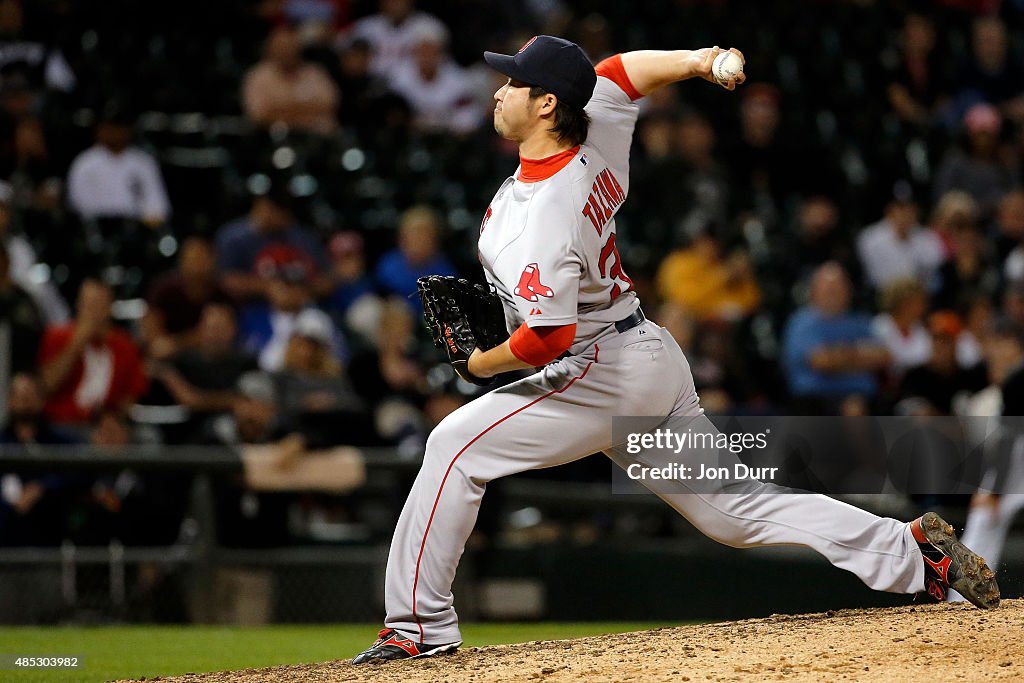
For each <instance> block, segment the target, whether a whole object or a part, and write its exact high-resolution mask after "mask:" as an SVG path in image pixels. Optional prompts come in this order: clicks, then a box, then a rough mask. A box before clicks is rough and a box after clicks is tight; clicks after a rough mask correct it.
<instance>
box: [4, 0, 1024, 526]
mask: <svg viewBox="0 0 1024 683" xmlns="http://www.w3.org/2000/svg"><path fill="white" fill-rule="evenodd" d="M537 33H549V34H557V35H564V36H566V37H569V38H571V39H573V40H575V41H576V42H578V43H579V44H580V45H582V46H583V47H584V49H585V50H586V51H587V53H588V54H589V56H590V57H591V59H592V60H593V61H595V62H596V61H598V60H599V59H601V58H603V57H606V56H609V55H610V54H614V53H615V52H619V51H626V50H630V49H641V48H659V49H672V48H690V47H700V46H704V45H710V44H720V45H727V46H736V47H739V48H740V49H742V50H743V51H744V53H745V54H746V57H747V69H746V73H747V79H748V80H747V84H746V85H744V86H743V87H742V88H740V89H739V90H738V91H737V92H735V93H727V92H725V91H724V90H722V89H719V88H714V87H712V86H710V84H707V83H688V84H685V85H683V86H677V87H671V88H666V89H663V90H661V91H658V92H657V93H656V94H655V95H653V96H651V97H649V98H645V99H644V100H643V101H642V102H641V114H640V119H639V121H638V124H637V131H636V136H635V140H634V148H633V153H632V171H631V173H632V183H631V193H630V198H629V201H628V202H627V203H626V204H625V205H624V207H623V208H622V210H621V212H620V214H619V217H618V219H617V220H618V230H619V235H620V238H621V240H620V241H621V246H620V250H621V252H622V254H623V258H624V261H625V265H626V270H627V271H628V272H629V273H630V276H631V278H632V279H633V281H634V282H635V283H636V286H637V289H638V291H639V292H640V294H641V298H642V300H643V301H644V303H645V307H646V311H647V314H648V316H649V317H651V318H653V319H655V320H657V321H659V322H660V323H661V324H662V325H663V326H665V327H666V328H668V329H669V330H670V331H671V332H672V334H673V335H674V336H675V337H676V339H677V340H678V341H679V342H680V344H681V346H682V347H683V348H684V350H685V351H686V352H687V355H688V358H689V361H690V364H691V367H692V370H693V374H694V378H695V381H696V385H697V389H698V393H699V394H700V395H701V398H702V402H703V404H704V405H705V407H706V408H707V409H708V410H709V411H710V412H714V413H722V414H728V413H733V414H763V415H769V414H836V413H842V414H851V415H854V414H876V415H888V414H900V415H919V414H920V415H953V414H961V415H990V414H999V413H1000V412H1002V411H1003V405H1004V403H1005V405H1007V406H1009V405H1016V404H1014V403H1013V401H1014V400H1016V399H1015V397H1014V396H1012V395H1009V394H1011V393H1012V390H1013V388H1014V387H1019V386H1021V379H1022V376H1020V375H1019V373H1020V368H1021V366H1022V361H1024V332H1022V330H1024V185H1022V184H1021V181H1022V173H1024V168H1022V161H1024V53H1022V51H1021V50H1022V47H1021V46H1022V45H1024V3H1022V2H1020V0H1003V1H1002V2H1000V1H999V0H945V1H940V0H930V1H929V0H920V1H917V2H882V1H881V0H847V1H842V0H834V1H822V0H818V1H811V0H804V1H800V2H787V3H742V2H738V1H729V0H659V1H654V2H645V3H642V5H630V4H629V3H615V2H610V1H607V0H597V1H594V2H585V3H584V2H574V1H572V0H511V1H510V2H503V3H492V2H487V1H485V0H437V1H435V2H429V1H427V0H422V1H421V2H418V3H417V2H415V1H414V0H380V1H379V2H374V1H372V0H370V1H363V2H360V1H357V0H221V1H218V2H216V3H208V2H207V3H200V2H198V1H197V0H183V1H182V2H177V3H170V4H166V3H165V4H157V5H155V6H147V7H146V8H145V9H142V8H140V6H139V5H138V3H134V2H129V1H128V0H108V1H107V2H103V3H99V4H96V3H76V2H72V1H71V0H34V1H33V2H27V1H22V0H0V348H2V349H3V350H2V351H0V398H2V402H3V405H2V406H0V411H2V413H3V415H4V416H5V419H4V420H3V424H4V425H5V427H4V429H3V432H2V436H0V439H2V441H3V442H4V443H9V444H23V445H29V444H92V445H93V446H96V447H97V448H117V447H122V448H123V447H127V446H130V445H132V444H140V443H146V444H170V445H183V444H193V445H195V444H199V445H231V446H241V445H246V444H280V445H281V449H282V453H283V455H282V457H285V456H286V455H287V454H289V453H292V451H294V450H295V449H296V448H299V449H300V450H315V449H323V448H330V447H332V446H338V445H353V446H388V447H396V448H397V449H398V452H399V453H401V454H402V455H403V457H407V458H409V459H415V458H417V457H418V456H419V454H420V453H421V449H422V446H423V443H424V442H425V439H426V435H427V434H428V433H429V431H430V429H431V428H432V427H433V426H434V425H436V424H437V423H438V422H439V421H440V420H441V419H443V417H444V416H445V415H447V414H448V413H449V412H451V411H452V410H454V409H455V408H457V407H458V406H459V405H461V404H463V403H464V402H465V401H467V400H470V399H471V398H472V397H473V395H474V391H475V387H472V386H470V385H466V384H464V383H460V381H459V380H458V379H457V378H456V377H455V375H454V374H453V373H452V372H451V370H450V368H448V366H447V365H445V364H444V363H443V362H441V358H440V357H439V356H438V354H437V352H436V351H435V350H434V349H433V348H432V347H431V345H430V342H429V339H427V337H426V335H425V331H424V330H423V329H422V325H421V324H420V310H419V303H418V300H417V299H416V298H415V296H414V293H415V281H416V278H417V277H419V276H421V275H426V274H436V273H440V274H463V275H465V276H467V277H470V278H473V279H479V278H480V272H479V266H478V264H477V263H476V254H475V238H476V235H477V232H478V225H479V221H480V218H481V216H482V215H483V211H484V210H485V208H486V206H487V203H488V201H489V200H490V197H491V193H492V192H493V191H494V189H495V188H496V187H497V186H498V184H499V183H500V182H501V180H502V179H503V178H505V177H506V176H507V175H509V174H510V173H512V172H513V170H514V169H515V167H516V163H517V156H516V150H515V149H514V148H513V147H511V146H510V145H508V144H507V143H506V142H505V141H503V140H501V139H499V138H498V137H497V136H496V135H495V134H494V132H493V129H492V127H491V123H490V112H491V109H492V105H493V102H492V95H493V93H494V91H495V89H497V88H498V87H500V85H501V83H502V79H501V77H499V76H498V75H497V74H494V73H492V72H490V71H489V70H487V69H486V68H485V67H484V66H483V65H482V62H481V53H482V51H483V50H484V49H493V50H498V51H512V52H514V51H515V50H516V49H518V47H519V46H520V45H521V44H523V43H524V42H525V41H526V40H527V39H529V37H530V36H532V35H535V34H537ZM1004 388H1005V390H1006V392H1007V395H1005V396H1004ZM154 476H155V475H146V474H137V473H131V472H125V473H121V474H120V475H119V476H114V477H109V478H99V479H97V478H96V477H92V476H90V477H84V476H65V475H58V474H53V475H40V476H38V477H31V476H27V475H15V474H6V475H0V484H2V486H0V544H17V543H24V542H31V543H33V544H39V543H44V544H45V543H49V542H58V541H59V539H60V538H64V537H67V536H68V535H69V534H70V535H72V536H74V537H75V538H78V539H85V540H90V539H99V540H102V539H103V538H106V537H109V536H111V535H117V536H118V537H121V538H128V539H131V538H133V536H135V537H138V538H139V539H140V540H139V542H146V543H152V542H154V538H157V539H158V540H159V538H160V537H161V536H160V534H163V536H162V538H163V539H164V540H165V541H166V540H173V538H174V537H175V535H176V533H177V528H176V524H177V522H176V520H177V521H180V510H181V508H182V506H183V502H182V501H183V500H184V498H185V494H184V491H185V489H186V487H187V478H185V477H183V478H182V480H181V481H177V480H174V478H173V477H170V478H168V477H167V476H166V475H161V477H162V478H161V479H159V480H158V481H157V480H154V479H153V477H154ZM227 489H228V490H226V491H225V492H223V494H222V495H220V496H219V498H218V501H219V504H222V505H223V506H224V507H225V508H226V509H227V508H230V511H229V512H228V513H227V515H226V516H227V517H231V516H232V515H234V516H235V517H237V519H239V520H243V519H245V518H248V519H251V520H255V519H259V518H260V516H261V515H262V514H264V513H266V514H273V515H276V517H275V520H277V521H276V522H275V523H274V524H261V525H260V526H259V527H258V528H260V529H261V530H262V531H261V533H264V534H266V533H267V532H266V530H267V529H270V528H276V527H275V524H276V525H277V526H280V527H282V529H283V531H282V532H281V536H280V538H285V537H288V536H289V534H290V535H292V536H294V535H295V533H296V529H301V528H302V524H303V522H302V521H301V520H303V519H307V520H308V519H312V518H314V517H316V516H317V515H319V516H321V517H327V518H331V517H332V515H333V516H340V517H341V518H343V517H344V515H345V514H346V511H345V509H344V506H343V505H337V504H332V503H325V502H324V501H322V500H319V501H313V502H310V501H308V500H299V499H296V498H285V499H276V498H273V497H271V496H262V497H259V496H255V495H254V494H252V492H250V491H246V490H245V489H244V487H242V486H241V485H240V484H239V483H237V482H232V483H231V484H230V485H228V486H227ZM296 506H299V507H301V509H302V510H301V512H302V514H296V513H295V507H296ZM69 510H73V511H74V514H70V513H69ZM174 510H178V511H179V512H178V516H177V517H176V516H175V512H174ZM287 510H290V511H287ZM303 515H305V517H303ZM296 519H298V520H299V521H298V522H296ZM69 520H71V521H69ZM282 520H284V521H282ZM69 524H72V525H75V526H74V529H72V530H70V531H69V528H68V525H69ZM239 524H240V525H241V524H242V522H239ZM285 527H287V528H285ZM239 528H241V526H240V527H239ZM154 530H161V531H154ZM236 531H237V529H236ZM238 533H239V534H241V533H242V532H238ZM242 535H244V534H242ZM299 535H301V533H300V534H299ZM275 538H276V537H275ZM263 541H264V542H271V541H267V539H266V538H263Z"/></svg>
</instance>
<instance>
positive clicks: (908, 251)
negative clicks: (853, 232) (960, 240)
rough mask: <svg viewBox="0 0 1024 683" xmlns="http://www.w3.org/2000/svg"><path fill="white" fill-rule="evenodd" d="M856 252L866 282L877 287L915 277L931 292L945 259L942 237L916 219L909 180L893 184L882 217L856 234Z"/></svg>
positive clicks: (916, 209) (935, 285)
mask: <svg viewBox="0 0 1024 683" xmlns="http://www.w3.org/2000/svg"><path fill="white" fill-rule="evenodd" d="M857 255H858V256H859V257H860V262H861V266H862V267H863V269H864V274H865V276H866V278H867V281H868V284H869V285H871V287H872V288H873V289H875V290H876V291H881V290H883V289H885V287H886V286H888V285H890V284H892V283H893V282H896V281H898V280H907V279H912V280H917V281H919V282H920V283H921V284H923V285H924V286H925V288H927V289H928V291H931V292H934V291H935V290H936V289H937V288H938V286H939V284H941V283H940V282H939V268H940V267H941V266H942V262H943V261H944V260H945V253H944V251H943V248H942V241H941V240H940V239H939V237H938V235H936V234H935V232H934V231H933V230H931V229H929V228H926V227H923V226H922V225H920V224H919V223H918V207H917V204H916V203H915V202H914V197H913V194H912V192H911V189H910V186H909V184H907V183H906V182H905V181H901V182H899V183H897V184H896V187H895V189H894V192H893V198H892V200H891V201H890V202H889V204H888V205H887V206H886V208H885V217H884V218H882V220H880V221H879V222H877V223H875V224H873V225H869V226H867V227H866V228H864V230H863V231H862V232H861V233H860V235H859V236H858V237H857Z"/></svg>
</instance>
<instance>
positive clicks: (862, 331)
mask: <svg viewBox="0 0 1024 683" xmlns="http://www.w3.org/2000/svg"><path fill="white" fill-rule="evenodd" d="M864 341H869V342H873V341H875V338H874V336H873V335H872V332H871V319H870V318H869V317H868V316H866V315H863V314H860V313H844V314H841V315H837V316H832V317H826V316H825V315H823V314H822V312H821V311H819V310H818V309H816V308H814V307H812V306H804V307H803V308H801V309H800V310H798V311H797V312H796V313H794V314H793V316H792V317H791V318H790V319H789V323H788V324H787V325H786V334H785V340H784V342H783V359H784V363H785V371H786V380H787V381H788V382H789V389H790V391H791V392H792V393H793V395H794V396H828V397H834V398H841V397H843V396H849V395H851V394H861V395H864V396H873V395H874V394H875V392H876V391H877V389H878V383H877V381H876V379H875V376H874V374H873V373H871V372H867V371H856V372H840V373H837V372H829V373H825V372H818V371H817V370H814V369H812V368H811V366H810V356H811V353H812V352H813V351H814V350H815V349H817V348H818V347H820V346H828V345H832V344H848V345H849V344H854V343H856V342H864Z"/></svg>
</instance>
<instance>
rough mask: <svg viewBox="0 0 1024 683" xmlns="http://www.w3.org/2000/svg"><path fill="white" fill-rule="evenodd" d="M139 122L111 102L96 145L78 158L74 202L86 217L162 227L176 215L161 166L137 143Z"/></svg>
mask: <svg viewBox="0 0 1024 683" xmlns="http://www.w3.org/2000/svg"><path fill="white" fill-rule="evenodd" d="M133 126H134V120H133V119H132V118H131V116H129V114H128V112H127V111H126V110H125V109H124V108H123V107H122V106H120V105H117V104H111V105H108V106H107V107H105V108H104V110H103V111H102V113H101V114H100V117H99V121H98V122H97V124H96V144H94V145H93V146H92V147H90V148H89V149H87V150H85V151H83V152H82V153H81V154H79V155H78V156H77V157H75V160H74V161H73V162H72V164H71V169H70V170H69V171H68V186H67V192H68V204H69V205H70V207H71V209H72V210H73V211H75V212H76V213H78V214H79V215H80V216H81V217H82V218H86V219H92V218H129V219H132V220H136V221H140V222H142V223H145V224H146V225H149V226H158V225H161V224H163V223H164V222H165V221H166V220H167V219H168V217H169V216H170V213H171V206H170V201H169V200H168V198H167V190H166V188H165V187H164V181H163V178H162V177H161V176H160V167H159V166H158V165H157V162H156V159H154V158H153V157H152V156H151V155H150V154H149V153H148V152H145V151H143V150H142V149H140V148H138V147H135V146H134V145H132V134H133Z"/></svg>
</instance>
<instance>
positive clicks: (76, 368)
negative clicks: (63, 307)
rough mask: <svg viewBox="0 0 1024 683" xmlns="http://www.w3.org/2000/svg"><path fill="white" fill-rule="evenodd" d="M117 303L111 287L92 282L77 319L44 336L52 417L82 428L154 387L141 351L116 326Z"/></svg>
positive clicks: (42, 361)
mask: <svg viewBox="0 0 1024 683" xmlns="http://www.w3.org/2000/svg"><path fill="white" fill-rule="evenodd" d="M113 299H114V295H113V292H112V291H111V289H110V287H109V286H107V285H106V284H104V283H102V282H99V281H97V280H86V281H85V282H83V283H82V287H81V289H80V290H79V292H78V301H77V304H76V315H75V319H74V320H73V321H72V322H70V323H67V324H64V325H51V326H50V327H48V328H47V329H46V331H45V332H44V333H43V340H42V343H41V344H40V346H39V367H40V371H41V376H42V380H43V386H44V388H45V390H46V396H47V401H46V414H47V416H48V417H49V418H50V420H52V421H53V422H55V423H65V424H82V423H86V422H88V421H89V420H90V419H91V418H92V417H93V416H94V415H96V414H98V413H99V412H101V411H109V410H114V411H122V410H124V409H126V408H127V407H128V406H129V405H130V404H131V403H132V402H134V401H135V400H136V399H137V398H138V397H139V396H141V395H142V394H143V393H144V392H145V391H146V389H147V387H148V384H149V382H148V379H147V378H146V374H145V372H144V370H143V367H142V358H141V354H140V353H139V347H138V346H136V344H135V342H134V341H133V340H132V338H131V336H130V335H128V334H127V333H126V332H124V331H123V330H120V329H118V328H116V327H114V326H113V325H112V323H111V320H110V308H111V304H112V303H113Z"/></svg>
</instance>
